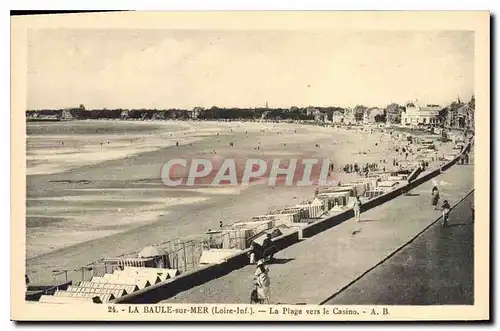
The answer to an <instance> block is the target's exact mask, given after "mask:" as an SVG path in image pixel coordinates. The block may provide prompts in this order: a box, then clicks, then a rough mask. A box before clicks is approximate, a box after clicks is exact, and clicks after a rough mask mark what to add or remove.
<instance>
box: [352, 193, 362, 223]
mask: <svg viewBox="0 0 500 331" xmlns="http://www.w3.org/2000/svg"><path fill="white" fill-rule="evenodd" d="M353 210H354V219H355V220H356V222H359V221H360V216H361V200H360V199H359V195H358V196H357V197H356V200H354V207H353Z"/></svg>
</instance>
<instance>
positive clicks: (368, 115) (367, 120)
mask: <svg viewBox="0 0 500 331" xmlns="http://www.w3.org/2000/svg"><path fill="white" fill-rule="evenodd" d="M380 115H384V110H383V109H380V108H370V109H367V110H366V111H365V112H364V113H363V124H372V123H375V116H380Z"/></svg>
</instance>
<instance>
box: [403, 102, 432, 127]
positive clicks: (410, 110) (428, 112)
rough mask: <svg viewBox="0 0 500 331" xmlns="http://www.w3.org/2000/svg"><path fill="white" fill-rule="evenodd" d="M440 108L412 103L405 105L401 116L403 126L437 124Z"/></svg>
mask: <svg viewBox="0 0 500 331" xmlns="http://www.w3.org/2000/svg"><path fill="white" fill-rule="evenodd" d="M440 110H441V107H440V106H438V105H426V106H420V105H418V104H415V103H413V102H408V103H407V104H406V109H405V111H404V112H403V113H402V114H401V124H403V125H419V124H423V125H434V124H439V120H438V115H439V111H440Z"/></svg>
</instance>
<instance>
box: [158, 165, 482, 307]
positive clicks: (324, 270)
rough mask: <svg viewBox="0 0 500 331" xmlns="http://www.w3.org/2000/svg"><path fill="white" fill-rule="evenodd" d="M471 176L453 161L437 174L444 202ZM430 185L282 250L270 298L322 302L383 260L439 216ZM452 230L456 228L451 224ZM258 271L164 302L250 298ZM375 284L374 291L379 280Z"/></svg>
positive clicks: (468, 185) (459, 194) (461, 192)
mask: <svg viewBox="0 0 500 331" xmlns="http://www.w3.org/2000/svg"><path fill="white" fill-rule="evenodd" d="M473 180H474V168H473V166H472V165H455V166H453V167H451V168H450V169H448V170H447V171H446V172H443V173H442V174H441V175H439V176H437V177H435V178H434V181H437V183H438V185H439V187H440V190H441V202H442V201H443V200H444V199H447V200H448V201H449V202H450V204H451V205H452V206H453V205H455V203H457V202H458V201H459V200H461V199H462V198H464V197H465V196H466V195H467V194H468V193H469V192H470V191H471V190H472V189H473V187H474V182H473ZM432 186H433V180H431V181H428V182H426V183H424V184H422V185H420V186H419V187H417V188H415V189H414V190H412V192H411V194H409V195H403V196H400V197H397V198H395V199H394V200H391V201H389V202H387V203H385V204H382V205H380V206H378V207H375V208H373V209H371V210H369V211H367V212H365V213H363V214H362V215H361V220H362V221H361V222H360V223H356V222H355V221H354V219H349V220H347V221H345V222H343V223H341V224H339V225H337V226H335V227H333V228H331V229H329V230H326V231H324V232H322V233H320V234H318V235H316V236H314V237H312V238H309V239H305V240H303V241H301V242H300V243H297V244H295V245H292V246H290V247H288V248H286V249H284V250H282V251H280V252H278V253H277V254H276V256H275V257H276V262H275V263H273V264H270V265H268V267H269V269H270V278H271V303H273V304H278V303H282V304H302V303H307V304H319V303H322V302H324V301H325V300H328V299H329V298H330V297H331V296H332V295H334V294H335V293H337V292H339V291H341V290H342V289H343V288H345V287H346V286H347V285H349V284H350V283H352V282H353V281H354V280H356V279H358V278H360V277H361V276H362V275H364V274H365V273H367V272H368V271H369V270H370V269H372V268H373V267H374V266H376V265H377V264H379V263H380V262H381V261H383V260H385V259H386V258H387V257H388V256H390V255H391V254H392V253H394V252H395V251H396V250H398V249H399V248H400V247H401V246H403V245H404V244H405V243H407V242H408V241H410V240H412V239H413V238H414V237H415V236H416V235H417V234H419V233H421V232H422V231H424V230H425V229H426V228H428V227H429V226H430V225H431V224H432V223H433V222H435V220H436V219H437V218H438V217H440V215H441V211H440V210H434V209H433V208H432V206H431V204H430V192H431V189H432ZM453 222H454V220H453V219H452V221H451V224H453ZM448 230H449V231H450V232H451V231H453V227H451V228H449V229H448ZM464 258H465V257H464ZM434 261H435V268H432V264H431V265H430V266H429V267H428V269H426V271H427V272H429V277H430V278H432V275H433V274H434V273H440V272H441V271H440V269H439V268H438V266H439V263H440V262H439V260H434ZM254 271H255V266H250V265H249V266H245V267H243V268H241V269H238V270H235V271H233V272H231V273H229V274H227V275H225V276H223V277H220V278H217V279H215V280H212V281H209V282H207V283H205V284H203V285H200V286H196V287H194V288H191V289H190V290H187V291H184V292H181V293H178V294H177V295H176V296H174V297H172V298H169V299H167V300H165V301H163V302H170V303H248V302H249V293H250V291H251V290H252V288H253V285H252V281H253V273H254ZM394 282H397V279H384V280H383V282H382V283H381V284H380V289H381V291H384V290H385V289H386V288H387V286H388V283H394ZM371 286H372V291H373V292H375V291H376V290H377V286H376V285H373V284H372V285H371ZM358 292H362V289H359V290H358ZM359 297H363V295H362V294H359ZM337 298H341V296H338V297H337ZM337 300H340V299H337ZM337 303H339V302H337ZM356 303H362V302H356Z"/></svg>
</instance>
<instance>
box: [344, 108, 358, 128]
mask: <svg viewBox="0 0 500 331" xmlns="http://www.w3.org/2000/svg"><path fill="white" fill-rule="evenodd" d="M343 123H344V124H356V123H357V120H356V112H355V111H354V109H352V108H347V109H346V110H345V112H344V116H343Z"/></svg>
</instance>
